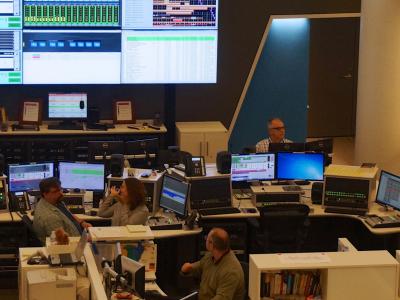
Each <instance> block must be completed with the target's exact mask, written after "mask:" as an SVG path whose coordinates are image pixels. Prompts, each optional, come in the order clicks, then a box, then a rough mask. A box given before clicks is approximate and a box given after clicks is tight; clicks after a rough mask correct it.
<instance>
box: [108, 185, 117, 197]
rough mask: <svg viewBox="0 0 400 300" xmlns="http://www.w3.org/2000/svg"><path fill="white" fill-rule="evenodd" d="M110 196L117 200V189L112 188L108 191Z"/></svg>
mask: <svg viewBox="0 0 400 300" xmlns="http://www.w3.org/2000/svg"><path fill="white" fill-rule="evenodd" d="M110 195H111V196H113V197H116V198H119V188H117V187H115V186H112V187H111V189H110Z"/></svg>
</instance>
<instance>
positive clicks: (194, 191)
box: [190, 176, 232, 209]
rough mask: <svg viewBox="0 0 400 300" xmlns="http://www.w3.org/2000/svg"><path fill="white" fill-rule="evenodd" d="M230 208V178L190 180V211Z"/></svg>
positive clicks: (197, 178)
mask: <svg viewBox="0 0 400 300" xmlns="http://www.w3.org/2000/svg"><path fill="white" fill-rule="evenodd" d="M227 206H232V193H231V178H230V177H228V176H227V177H193V178H192V179H191V180H190V207H191V209H201V208H213V207H227Z"/></svg>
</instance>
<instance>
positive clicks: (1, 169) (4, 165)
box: [0, 153, 6, 176]
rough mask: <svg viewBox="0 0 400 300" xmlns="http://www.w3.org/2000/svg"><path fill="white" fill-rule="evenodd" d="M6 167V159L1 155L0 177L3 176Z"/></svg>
mask: <svg viewBox="0 0 400 300" xmlns="http://www.w3.org/2000/svg"><path fill="white" fill-rule="evenodd" d="M5 167H6V161H5V159H4V155H3V154H1V153H0V176H3V174H4V169H5Z"/></svg>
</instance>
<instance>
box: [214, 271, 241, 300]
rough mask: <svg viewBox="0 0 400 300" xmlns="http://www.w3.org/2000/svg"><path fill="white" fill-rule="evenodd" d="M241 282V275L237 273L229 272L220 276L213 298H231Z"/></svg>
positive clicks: (218, 299)
mask: <svg viewBox="0 0 400 300" xmlns="http://www.w3.org/2000/svg"><path fill="white" fill-rule="evenodd" d="M238 283H239V276H237V274H235V273H228V274H226V275H224V276H221V277H219V278H218V287H217V291H216V293H215V296H214V297H213V298H212V300H231V299H233V296H234V295H235V291H236V287H237V286H238Z"/></svg>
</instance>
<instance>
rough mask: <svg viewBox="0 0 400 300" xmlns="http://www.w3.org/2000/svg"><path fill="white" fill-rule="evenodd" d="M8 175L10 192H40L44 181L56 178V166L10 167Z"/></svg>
mask: <svg viewBox="0 0 400 300" xmlns="http://www.w3.org/2000/svg"><path fill="white" fill-rule="evenodd" d="M8 174H9V189H10V192H26V191H30V190H39V183H40V181H42V179H44V178H49V177H53V176H54V164H53V163H42V164H39V163H38V164H29V165H9V168H8Z"/></svg>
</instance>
